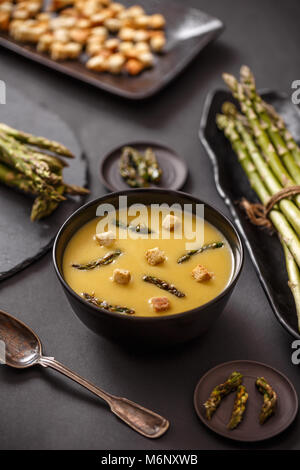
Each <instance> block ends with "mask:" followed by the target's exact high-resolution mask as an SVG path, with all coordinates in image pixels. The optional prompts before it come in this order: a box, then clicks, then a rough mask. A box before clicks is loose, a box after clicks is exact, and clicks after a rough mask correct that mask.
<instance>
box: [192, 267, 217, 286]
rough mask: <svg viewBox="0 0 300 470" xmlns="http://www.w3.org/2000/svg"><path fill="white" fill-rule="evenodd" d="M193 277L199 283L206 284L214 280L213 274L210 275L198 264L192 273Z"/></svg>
mask: <svg viewBox="0 0 300 470" xmlns="http://www.w3.org/2000/svg"><path fill="white" fill-rule="evenodd" d="M192 276H193V278H194V279H195V280H196V281H197V282H205V281H209V280H210V279H211V278H212V276H213V273H210V272H209V271H208V270H207V269H206V267H205V266H202V264H197V266H196V267H195V268H194V269H193V271H192Z"/></svg>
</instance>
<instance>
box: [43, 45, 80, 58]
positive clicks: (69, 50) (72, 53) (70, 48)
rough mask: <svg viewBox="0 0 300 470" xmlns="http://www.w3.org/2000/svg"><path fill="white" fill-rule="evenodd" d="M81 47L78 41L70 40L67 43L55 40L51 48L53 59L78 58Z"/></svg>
mask: <svg viewBox="0 0 300 470" xmlns="http://www.w3.org/2000/svg"><path fill="white" fill-rule="evenodd" d="M81 49H82V46H81V44H78V43H77V42H68V43H66V44H62V43H61V42H54V43H53V44H52V45H51V48H50V53H51V59H53V60H67V59H77V58H78V56H79V54H80V53H81Z"/></svg>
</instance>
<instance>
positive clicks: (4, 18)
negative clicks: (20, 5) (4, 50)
mask: <svg viewBox="0 0 300 470" xmlns="http://www.w3.org/2000/svg"><path fill="white" fill-rule="evenodd" d="M9 20H10V12H9V11H0V30H1V31H7V30H8V28H9Z"/></svg>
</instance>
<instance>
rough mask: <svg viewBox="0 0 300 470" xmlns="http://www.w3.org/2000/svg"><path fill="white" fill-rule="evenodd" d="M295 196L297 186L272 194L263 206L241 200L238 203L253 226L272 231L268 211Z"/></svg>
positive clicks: (298, 187) (297, 189)
mask: <svg viewBox="0 0 300 470" xmlns="http://www.w3.org/2000/svg"><path fill="white" fill-rule="evenodd" d="M296 194H300V186H299V185H296V186H290V187H288V188H283V189H281V190H280V191H278V192H277V193H276V194H273V196H271V197H270V199H269V201H268V202H267V204H265V205H263V204H260V203H251V202H249V201H248V199H246V198H243V199H242V200H241V201H240V207H242V209H244V211H245V212H246V214H247V217H248V219H249V220H250V222H251V223H252V224H253V225H257V226H258V227H262V228H266V229H269V230H270V231H273V225H272V223H271V221H270V219H269V218H268V217H269V213H270V211H271V210H272V209H273V207H274V206H275V205H276V204H277V203H278V202H279V201H281V200H282V199H286V198H290V197H293V196H296Z"/></svg>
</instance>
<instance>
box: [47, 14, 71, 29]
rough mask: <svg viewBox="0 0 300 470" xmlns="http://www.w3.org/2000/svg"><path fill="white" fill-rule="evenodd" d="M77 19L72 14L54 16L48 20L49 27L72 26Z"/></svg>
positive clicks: (62, 27)
mask: <svg viewBox="0 0 300 470" xmlns="http://www.w3.org/2000/svg"><path fill="white" fill-rule="evenodd" d="M76 22H77V19H76V18H74V17H72V16H56V17H55V18H52V19H51V20H50V28H51V29H52V30H54V29H70V28H74V27H75V25H76Z"/></svg>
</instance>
